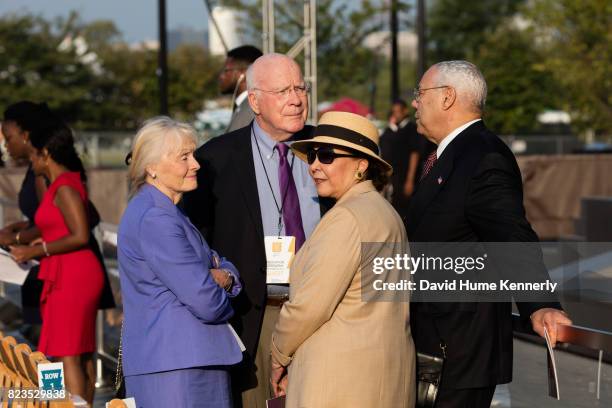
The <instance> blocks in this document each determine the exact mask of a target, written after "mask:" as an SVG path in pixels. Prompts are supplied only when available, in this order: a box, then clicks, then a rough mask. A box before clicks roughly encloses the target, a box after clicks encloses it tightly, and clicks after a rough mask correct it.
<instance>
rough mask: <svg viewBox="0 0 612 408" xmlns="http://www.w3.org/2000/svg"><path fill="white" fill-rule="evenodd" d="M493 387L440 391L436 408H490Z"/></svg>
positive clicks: (493, 391)
mask: <svg viewBox="0 0 612 408" xmlns="http://www.w3.org/2000/svg"><path fill="white" fill-rule="evenodd" d="M494 393H495V386H492V387H484V388H467V389H462V390H449V389H440V391H438V400H437V401H436V408H490V407H491V401H492V400H493V394H494Z"/></svg>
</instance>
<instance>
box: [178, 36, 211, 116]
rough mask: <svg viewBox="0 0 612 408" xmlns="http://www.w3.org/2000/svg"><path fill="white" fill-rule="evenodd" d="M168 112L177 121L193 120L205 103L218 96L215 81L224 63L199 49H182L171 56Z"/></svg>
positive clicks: (192, 47)
mask: <svg viewBox="0 0 612 408" xmlns="http://www.w3.org/2000/svg"><path fill="white" fill-rule="evenodd" d="M168 65H169V67H170V75H169V80H170V87H169V102H170V110H171V111H172V112H175V113H176V115H177V116H178V117H179V118H182V119H192V117H193V114H194V113H195V112H197V111H199V110H201V109H202V102H203V100H204V99H208V98H210V99H212V98H215V97H217V96H219V90H218V85H217V77H218V74H219V71H220V70H221V68H222V66H223V60H222V59H221V58H219V57H213V56H211V55H210V54H209V53H208V52H207V51H206V50H205V49H204V48H203V47H201V46H198V45H181V46H179V47H178V48H176V50H174V51H173V52H172V53H171V54H170V58H169V62H168Z"/></svg>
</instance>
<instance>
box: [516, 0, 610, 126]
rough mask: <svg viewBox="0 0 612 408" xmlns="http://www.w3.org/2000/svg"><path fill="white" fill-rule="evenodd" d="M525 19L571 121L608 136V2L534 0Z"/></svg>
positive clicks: (597, 0) (593, 0) (596, 0)
mask: <svg viewBox="0 0 612 408" xmlns="http://www.w3.org/2000/svg"><path fill="white" fill-rule="evenodd" d="M526 15H527V16H528V17H529V18H530V19H531V20H532V21H533V24H532V30H533V32H534V35H535V36H536V38H537V39H538V41H537V43H536V45H537V47H538V48H539V49H540V50H542V52H543V54H544V59H543V64H545V66H546V67H547V69H548V70H550V71H551V72H552V73H553V75H554V77H555V79H556V80H557V82H558V84H559V85H560V88H561V90H562V91H563V92H564V93H565V94H566V96H567V98H566V99H564V102H563V104H564V107H565V109H566V110H567V111H568V112H570V114H571V115H572V123H573V124H574V125H575V126H577V127H578V128H579V129H581V130H586V129H591V130H593V131H594V133H595V134H596V135H608V136H610V135H612V2H610V1H609V0H534V1H532V2H531V3H530V4H529V5H528V7H527V9H526Z"/></svg>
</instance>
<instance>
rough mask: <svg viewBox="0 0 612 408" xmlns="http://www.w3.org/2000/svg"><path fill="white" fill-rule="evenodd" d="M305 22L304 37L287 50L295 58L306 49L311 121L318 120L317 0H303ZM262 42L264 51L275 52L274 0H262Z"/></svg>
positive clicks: (309, 118) (305, 78) (305, 77)
mask: <svg viewBox="0 0 612 408" xmlns="http://www.w3.org/2000/svg"><path fill="white" fill-rule="evenodd" d="M303 3H304V24H303V31H302V37H300V39H299V40H297V42H296V43H295V44H294V45H293V46H292V47H291V49H290V50H289V51H287V55H288V56H290V57H291V58H295V57H296V56H298V55H299V54H300V52H302V51H304V80H305V81H306V82H308V83H310V85H311V91H310V98H309V104H308V105H309V112H308V120H309V122H311V123H313V124H316V122H317V119H318V118H317V101H318V100H317V1H316V0H303ZM261 14H262V18H263V27H262V34H261V37H262V42H263V52H264V54H265V53H270V52H274V34H275V27H274V0H262V13H261Z"/></svg>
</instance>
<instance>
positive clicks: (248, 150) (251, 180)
mask: <svg viewBox="0 0 612 408" xmlns="http://www.w3.org/2000/svg"><path fill="white" fill-rule="evenodd" d="M251 126H252V124H251ZM251 126H248V127H246V128H244V131H245V133H244V134H242V135H241V137H237V138H236V145H235V146H234V147H235V149H234V155H235V156H234V162H235V163H237V166H236V167H235V169H236V172H237V176H236V179H237V180H238V182H239V183H240V185H241V188H240V191H241V192H242V197H243V199H244V205H245V206H246V207H247V209H248V210H249V215H250V216H251V221H253V224H254V225H255V229H256V230H257V234H258V235H259V236H260V237H263V236H264V234H263V224H262V222H261V209H260V203H259V194H258V192H257V179H256V177H255V164H254V163H253V148H252V146H251Z"/></svg>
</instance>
